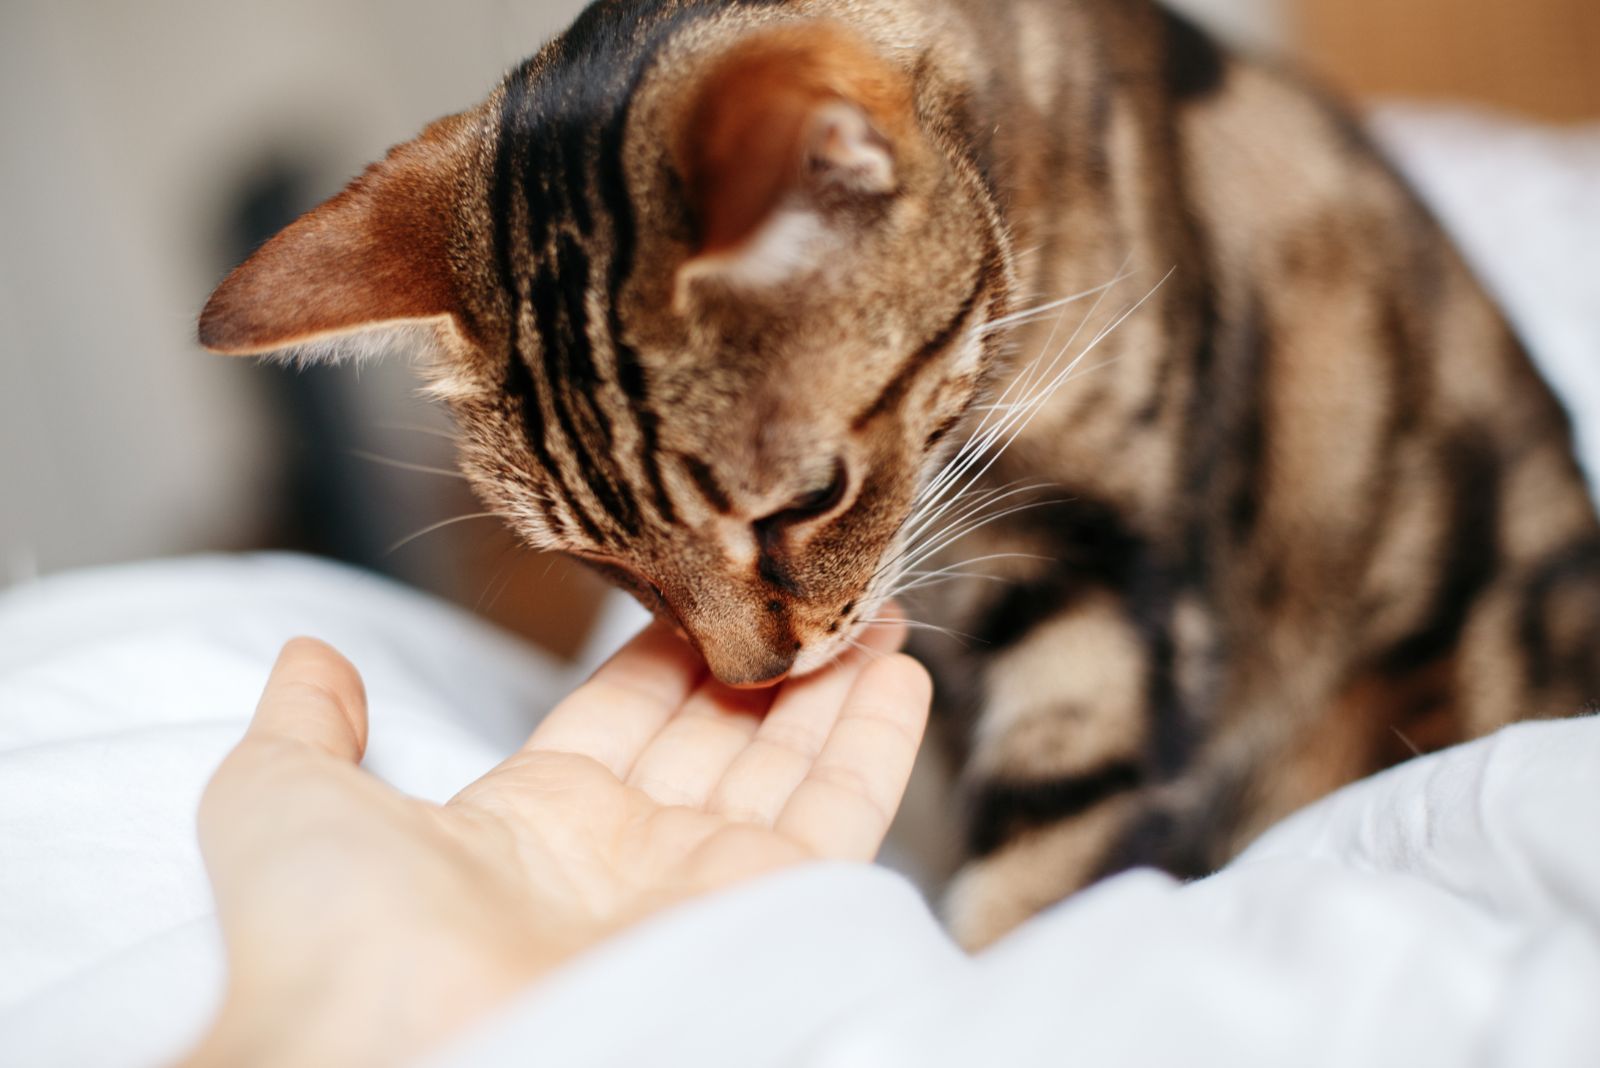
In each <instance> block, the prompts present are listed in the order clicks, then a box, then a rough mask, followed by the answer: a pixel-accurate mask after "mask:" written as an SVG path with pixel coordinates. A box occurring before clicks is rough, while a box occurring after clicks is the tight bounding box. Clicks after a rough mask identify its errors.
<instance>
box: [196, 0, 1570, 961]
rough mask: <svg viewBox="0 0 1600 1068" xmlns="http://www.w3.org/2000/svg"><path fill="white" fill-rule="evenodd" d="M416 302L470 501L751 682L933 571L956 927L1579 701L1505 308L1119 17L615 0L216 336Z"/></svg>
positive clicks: (1287, 103) (1280, 86)
mask: <svg viewBox="0 0 1600 1068" xmlns="http://www.w3.org/2000/svg"><path fill="white" fill-rule="evenodd" d="M1079 294H1083V296H1082V297H1081V299H1079V300H1078V301H1076V302H1074V303H1070V304H1064V305H1061V306H1060V307H1048V308H1045V307H1040V306H1041V305H1044V304H1047V303H1049V302H1053V301H1057V300H1059V299H1061V298H1066V297H1069V296H1074V295H1079ZM1013 313H1018V314H1015V315H1014V316H1013V317H1011V318H1006V317H1007V316H1008V315H1012V314H1013ZM419 323H420V324H424V333H425V335H426V336H428V337H429V338H430V339H435V340H436V341H437V347H438V349H439V352H440V358H439V359H438V360H437V361H436V363H435V373H436V375H437V377H438V379H439V390H440V392H441V393H442V394H443V395H444V396H446V397H447V398H448V399H449V400H450V402H451V403H452V405H453V407H454V408H455V410H456V412H457V415H458V418H459V420H460V422H461V425H462V431H463V464H464V467H465V469H466V470H467V472H468V474H469V475H470V476H471V477H472V478H473V479H474V481H475V483H476V484H477V485H478V487H479V489H480V491H481V492H482V493H483V494H484V495H485V496H486V497H487V498H488V499H489V500H490V501H491V502H492V503H493V504H494V506H495V507H496V508H497V509H499V510H501V511H502V512H504V513H505V514H506V515H507V516H508V518H509V519H510V520H511V521H512V522H513V523H514V524H515V525H516V526H517V527H518V529H519V530H520V531H521V532H522V533H523V534H524V535H525V536H526V537H528V539H529V540H530V541H533V542H535V543H538V544H542V545H547V546H555V547H560V548H564V549H568V550H571V551H575V552H578V553H579V554H580V555H583V556H586V557H587V558H590V559H592V560H594V561H596V562H597V563H598V564H599V565H600V566H602V567H604V568H606V569H608V570H610V571H611V572H612V573H614V574H617V575H618V576H619V577H620V578H621V579H622V581H624V583H625V584H627V585H630V586H631V587H633V588H634V589H636V590H637V591H639V592H641V594H642V595H643V596H645V598H646V600H647V601H649V602H651V603H653V604H654V605H655V606H657V607H659V608H660V609H661V610H662V611H663V612H664V613H666V614H668V615H669V616H671V617H672V618H674V619H675V620H676V621H678V622H679V623H680V625H681V626H682V627H683V628H684V630H685V631H686V632H687V633H688V634H689V635H690V636H691V637H692V638H694V640H695V641H696V642H697V643H698V644H699V645H700V647H701V649H702V651H703V652H704V653H705V654H706V656H707V659H708V661H709V662H710V664H711V665H712V667H713V669H714V670H715V671H716V672H717V674H718V675H719V676H721V677H722V678H724V679H725V680H726V681H728V682H730V683H735V684H749V683H756V682H761V681H766V680H770V679H772V678H775V677H781V675H782V674H784V673H786V672H788V671H790V670H807V669H811V668H814V667H816V666H818V665H819V664H821V663H823V662H825V661H826V660H827V659H828V658H829V657H831V656H832V655H835V654H836V653H837V652H838V650H839V649H840V648H841V647H843V643H844V642H845V641H847V640H848V638H849V635H850V634H851V633H852V632H853V631H855V630H857V629H859V627H860V626H862V625H866V624H867V622H868V621H869V620H870V618H871V617H872V613H873V612H874V610H875V608H876V606H877V604H879V603H881V601H882V600H883V599H884V597H886V596H887V595H888V594H890V593H892V592H894V591H895V590H896V589H902V588H904V587H906V586H907V585H910V584H918V585H921V586H924V587H925V588H924V589H922V590H919V591H918V592H919V594H922V595H925V599H922V600H918V601H916V602H915V603H916V605H917V606H918V608H919V612H918V614H917V618H918V619H920V620H924V621H927V622H931V623H934V624H938V625H941V626H947V627H950V628H953V629H955V630H957V631H961V632H965V633H968V634H971V635H973V637H974V638H975V639H976V640H974V641H970V642H968V643H967V644H965V645H960V644H956V645H951V644H946V643H944V642H943V641H942V640H941V639H933V640H930V641H929V642H928V643H927V645H926V648H927V649H928V650H930V655H929V656H928V659H929V662H930V664H931V665H932V666H933V667H934V668H935V669H936V678H938V680H939V681H940V684H941V685H940V694H941V702H942V704H943V705H944V708H945V714H946V718H947V724H948V726H949V727H950V728H951V729H950V730H949V731H948V732H947V734H948V735H949V736H950V737H951V739H952V740H953V744H954V747H955V749H956V750H957V751H958V752H959V753H960V755H961V757H962V762H963V767H964V769H965V770H964V777H965V780H966V790H967V794H968V797H969V799H970V802H971V812H970V816H971V823H970V833H969V835H968V839H969V846H970V853H971V857H972V859H971V862H970V863H969V865H968V866H967V868H966V869H965V870H964V871H963V872H962V873H961V875H960V876H958V878H957V880H956V883H955V886H954V892H953V894H952V897H951V918H952V921H953V923H954V925H955V927H956V928H957V931H958V933H959V934H960V935H961V937H962V938H963V939H964V940H966V941H968V942H969V943H972V944H979V943H983V942H986V941H989V940H991V939H992V938H994V937H995V936H997V935H998V934H1000V933H1003V932H1004V931H1005V930H1007V929H1009V928H1010V927H1011V926H1013V925H1014V924H1015V923H1017V922H1019V921H1020V920H1021V919H1023V918H1025V917H1026V916H1027V915H1029V914H1031V913H1032V912H1033V911H1035V910H1037V909H1038V908H1039V907H1042V906H1043V905H1045V904H1048V903H1049V902H1051V901H1054V900H1056V899H1057V898H1059V897H1061V896H1062V895H1064V894H1065V893H1068V892H1070V891H1071V890H1073V889H1075V888H1077V887H1079V886H1081V885H1083V884H1084V883H1085V882H1087V881H1089V880H1091V879H1093V878H1095V877H1096V876H1098V875H1101V874H1104V873H1107V872H1109V871H1113V870H1116V869H1118V868H1120V867H1124V866H1127V865H1130V864H1135V863H1153V864H1157V865H1160V866H1163V867H1167V868H1169V869H1171V870H1175V871H1178V872H1182V873H1195V872H1200V871H1204V870H1208V869H1210V868H1211V867H1213V866H1214V865H1216V864H1218V863H1220V862H1221V861H1223V860H1225V859H1226V858H1227V857H1228V856H1230V855H1231V854H1232V853H1233V852H1235V851H1237V849H1238V848H1240V847H1241V846H1242V845H1243V844H1245V843H1246V842H1247V841H1248V840H1249V838H1250V836H1251V835H1252V834H1254V833H1256V832H1258V831H1259V830H1260V829H1261V828H1263V827H1264V826H1265V825H1266V824H1267V823H1270V822H1271V821H1272V820H1274V819H1276V818H1278V817H1280V816H1282V815H1283V814H1285V813H1287V812H1288V811H1290V810H1292V809H1293V808H1295V807H1297V806H1298V805H1300V804H1303V803H1304V802H1306V801H1309V800H1311V799H1313V798H1315V797H1317V796H1320V795H1321V794H1323V793H1325V792H1327V791H1328V790H1330V789H1332V788H1334V787H1336V786H1338V785H1340V784H1342V783H1344V782H1347V781H1350V780H1351V779H1354V778H1356V777H1359V776H1361V775H1364V774H1367V773H1368V772H1371V771H1373V770H1376V769H1378V768H1381V767H1383V766H1386V765H1388V764H1390V763H1393V762H1395V761H1397V760H1400V759H1403V758H1405V757H1406V756H1408V755H1410V753H1411V751H1412V750H1413V747H1415V748H1421V749H1428V748H1435V747H1437V746H1440V745H1444V744H1448V743H1450V742H1453V741H1456V740H1459V739H1461V738H1465V737H1469V736H1471V735H1474V734H1479V733H1482V732H1484V731H1486V730H1490V729H1492V728H1494V727H1496V726H1498V725H1500V724H1502V723H1505V722H1508V721H1510V720H1512V719H1516V718H1521V717H1525V716H1535V715H1560V714H1565V713H1570V712H1574V711H1577V710H1578V709H1579V708H1580V707H1582V705H1583V704H1584V703H1585V702H1587V701H1591V700H1593V699H1595V698H1596V697H1600V664H1597V661H1596V658H1595V656H1594V653H1593V651H1594V650H1595V649H1596V648H1597V645H1600V525H1597V521H1596V518H1595V514H1594V510H1593V506H1592V505H1591V503H1590V501H1589V499H1588V497H1587V495H1586V492H1585V490H1584V487H1583V483H1582V479H1581V476H1580V475H1579V473H1578V470H1577V468H1576V465H1575V463H1574V461H1573V459H1572V456H1571V448H1570V442H1569V439H1568V430H1567V426H1566V421H1565V418H1564V416H1563V414H1562V412H1561V410H1560V408H1559V406H1558V405H1557V404H1556V402H1555V401H1554V399H1553V398H1552V397H1551V395H1550V394H1549V392H1548V390H1547V389H1546V388H1545V386H1544V385H1543V383H1542V382H1541V381H1540V380H1539V378H1538V376H1537V375H1536V374H1535V372H1534V371H1533V369H1532V367H1531V366H1530V364H1529V363H1528V361H1527V358H1526V356H1525V355H1524V354H1523V352H1522V350H1521V349H1520V347H1519V346H1518V344H1517V342H1516V341H1515V339H1514V337H1513V336H1512V334H1511V332H1510V331H1509V329H1508V328H1507V327H1506V325H1505V323H1504V321H1503V320H1502V319H1501V317H1500V316H1499V314H1498V313H1497V312H1496V311H1495V310H1494V308H1493V307H1492V306H1491V304H1490V303H1489V302H1488V301H1487V299H1486V298H1485V297H1484V296H1483V294H1482V293H1481V292H1480V290H1479V289H1478V287H1477V285H1476V283H1475V282H1474V281H1473V280H1472V279H1471V277H1470V275H1469V274H1468V273H1467V271H1466V269H1465V268H1464V267H1463V265H1462V264H1461V262H1460V260H1459V259H1458V257H1457V256H1456V254H1455V253H1454V252H1453V251H1452V249H1451V248H1450V246H1449V244H1448V242H1447V241H1446V240H1445V239H1444V237H1443V236H1442V235H1441V234H1440V232H1439V231H1438V229H1437V227H1436V226H1435V225H1434V224H1433V223H1432V222H1431V220H1430V219H1429V218H1428V217H1427V215H1426V213H1425V212H1424V211H1423V210H1422V209H1420V208H1419V207H1418V206H1417V205H1416V203H1415V202H1414V201H1413V199H1412V198H1411V196H1410V195H1409V193H1408V192H1407V191H1406V190H1405V189H1404V187H1403V186H1402V185H1401V184H1400V183H1399V182H1398V181H1397V180H1396V179H1395V178H1394V177H1393V175H1392V174H1391V173H1390V172H1389V170H1388V169H1387V168H1386V167H1385V166H1384V165H1383V164H1382V163H1380V162H1379V161H1378V160H1377V158H1376V157H1375V156H1374V155H1373V154H1372V152H1371V150H1370V149H1369V148H1368V147H1367V145H1366V144H1365V142H1364V141H1363V140H1362V139H1361V137H1360V136H1359V135H1358V134H1357V133H1355V132H1354V130H1353V127H1352V126H1351V124H1350V123H1349V121H1348V120H1347V119H1345V118H1344V117H1342V116H1341V115H1339V114H1338V113H1337V112H1334V111H1332V110H1330V109H1329V108H1327V107H1326V106H1325V105H1324V104H1322V103H1321V102H1320V101H1319V100H1317V99H1316V98H1315V97H1314V96H1313V95H1311V94H1309V93H1307V92H1306V91H1305V90H1303V89H1302V88H1300V87H1299V86H1298V85H1296V84H1295V83H1294V82H1293V81H1292V80H1290V79H1287V78H1285V77H1283V76H1281V75H1278V74H1276V73H1273V72H1271V71H1269V70H1267V69H1265V68H1263V67H1260V66H1257V65H1254V64H1250V63H1246V62H1242V61H1239V60H1237V59H1235V58H1232V57H1230V56H1227V55H1225V54H1224V53H1222V52H1221V51H1219V50H1218V49H1217V48H1216V47H1215V46H1213V45H1212V44H1210V43H1209V42H1208V41H1207V40H1206V39H1205V38H1203V37H1202V36H1200V35H1199V34H1198V33H1197V32H1196V31H1194V30H1193V29H1192V28H1190V27H1188V26H1187V24H1184V23H1182V22H1180V21H1178V20H1176V19H1174V18H1171V17H1169V16H1166V15H1164V14H1162V13H1161V12H1160V11H1159V10H1158V9H1156V8H1155V7H1153V6H1151V5H1148V4H1146V3H1144V2H1142V0H1138V2H1136V0H1027V2H1015V3H1008V4H995V3H989V2H982V0H927V2H921V3H919V2H913V0H811V2H800V0H795V2H788V3H784V2H771V3H753V2H745V3H739V2H728V3H695V2H685V3H651V2H637V3H608V4H599V5H596V6H595V7H593V8H591V9H590V10H589V11H588V12H586V13H585V15H584V16H583V17H582V18H580V20H579V22H578V23H577V24H576V25H575V26H574V29H573V30H572V31H571V32H569V34H567V35H566V36H565V37H564V38H562V39H558V40H557V41H556V42H553V43H552V44H551V45H550V46H548V47H547V48H546V49H545V50H544V51H542V52H541V53H540V54H539V55H538V56H536V57H535V58H534V59H533V60H531V61H530V62H529V63H528V64H527V65H525V66H524V67H523V68H520V69H519V70H518V71H516V72H514V73H513V74H512V75H511V76H510V77H509V78H508V80H507V82H506V84H505V85H504V86H503V87H502V89H501V90H499V91H498V92H497V93H496V94H495V95H494V96H493V97H491V98H490V99H489V101H487V102H486V103H485V104H484V105H483V106H482V107H480V108H479V109H476V110H475V111H473V112H469V113H467V114H465V115H463V116H458V117H456V118H453V119H450V120H446V121H445V122H442V123H440V124H436V125H435V126H434V127H432V128H430V130H429V132H428V133H426V134H425V135H424V136H423V137H422V138H421V139H419V140H418V141H417V142H413V143H412V144H411V145H408V146H403V147H402V148H401V149H400V150H398V151H397V152H396V153H394V154H392V155H391V157H390V159H389V160H388V161H386V162H385V163H384V164H382V165H380V166H379V167H378V168H375V169H374V171H372V172H371V173H369V175H368V176H367V177H366V178H364V179H362V181H361V182H360V183H358V185H357V186H356V187H354V188H353V190H352V191H350V192H348V193H346V194H345V195H344V196H343V197H341V198H338V199H336V200H335V201H333V202H331V203H330V204H329V205H328V206H326V207H324V208H323V209H319V211H318V212H317V213H314V214H313V216H311V217H309V220H308V221H304V222H302V223H300V224H296V227H293V228H291V229H290V230H289V231H286V233H285V234H284V235H282V236H280V237H279V238H277V239H275V240H274V242H272V243H269V244H268V245H267V246H266V247H265V248H264V249H263V251H262V252H261V253H260V254H258V256H257V257H256V258H255V259H253V260H252V261H251V263H250V264H247V265H246V266H245V267H244V268H241V270H240V271H239V272H237V273H236V274H235V275H234V276H233V277H232V278H230V280H229V282H227V283H225V285H224V286H223V287H222V288H221V289H220V290H219V292H218V294H217V295H216V296H215V297H214V298H213V302H212V304H211V305H210V306H208V309H207V312H206V315H205V316H204V317H203V319H202V336H203V338H204V339H205V340H206V341H207V343H208V344H210V345H212V346H213V347H216V348H220V349H223V350H225V351H235V352H259V351H268V350H272V349H278V348H282V347H285V346H288V345H296V344H305V343H307V342H313V343H314V342H316V341H318V340H320V339H321V338H323V337H325V336H329V335H339V334H344V333H348V332H350V331H353V330H362V329H366V328H371V327H373V326H383V325H396V324H402V325H406V324H410V326H414V325H415V324H419ZM1113 324H1115V328H1114V329H1110V330H1107V329H1106V328H1107V327H1110V326H1112V325H1113ZM408 328H410V327H409V326H408ZM1057 353H1060V358H1059V359H1057ZM1074 360H1077V361H1078V362H1077V363H1076V364H1074V363H1073V361H1074ZM1069 366H1070V368H1071V373H1070V374H1068V375H1067V376H1066V377H1065V378H1064V379H1063V378H1062V377H1061V372H1062V371H1064V370H1067V369H1068V368H1069ZM995 428H998V429H999V431H1000V433H999V434H998V435H995V436H992V437H991V436H989V435H988V432H989V431H991V430H994V429H995ZM1002 446H1005V447H1004V449H1003V451H1002ZM969 460H970V461H972V462H971V463H970V464H969V463H968V461H969ZM991 461H992V463H991ZM952 464H954V465H956V466H952ZM962 465H965V466H962ZM941 472H943V473H941ZM954 472H959V473H960V477H955V476H954V474H953V473H954ZM1014 484H1016V485H1014ZM957 491H959V492H960V493H961V496H960V497H959V499H958V498H957ZM985 494H987V495H985ZM952 502H954V503H952ZM1011 505H1025V506H1026V507H1025V508H1023V509H1022V510H1018V511H1014V512H1012V511H1010V506H1011ZM1007 512H1009V513H1010V514H1002V513H1007ZM991 518H992V521H991V522H988V523H986V524H984V525H983V526H982V527H981V529H977V530H976V531H974V532H973V533H972V534H971V535H970V536H969V537H965V538H962V539H959V540H957V541H955V542H953V543H951V544H948V545H942V544H941V543H942V542H943V541H945V540H948V539H946V538H945V537H943V536H942V534H941V532H943V533H945V534H954V533H959V532H960V531H961V530H962V529H964V528H965V527H966V526H969V525H975V524H976V523H977V522H978V521H980V520H985V519H991ZM922 550H926V555H924V553H923V551H922ZM977 557H994V559H989V560H986V561H984V562H982V563H979V564H974V565H972V568H973V569H974V570H976V571H978V572H981V574H979V575H977V576H976V577H970V578H969V577H961V576H963V575H964V572H965V570H966V569H965V568H963V567H961V566H960V565H961V562H962V561H971V560H974V559H975V558H977ZM912 565H915V569H912V570H908V568H912ZM946 565H950V566H952V567H954V570H953V571H951V572H949V573H939V569H940V568H941V567H944V566H946ZM953 576H954V577H953ZM952 577H953V580H952V581H948V582H942V581H940V580H942V579H950V578H952ZM995 578H1000V579H1003V580H1004V581H1001V582H995V581H992V580H993V579H995Z"/></svg>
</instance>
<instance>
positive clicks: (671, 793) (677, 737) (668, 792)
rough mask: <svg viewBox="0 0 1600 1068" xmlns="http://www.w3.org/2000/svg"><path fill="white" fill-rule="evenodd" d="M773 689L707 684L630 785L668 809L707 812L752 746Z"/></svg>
mask: <svg viewBox="0 0 1600 1068" xmlns="http://www.w3.org/2000/svg"><path fill="white" fill-rule="evenodd" d="M773 693H774V690H773V689H764V690H735V689H733V688H731V687H728V686H724V685H722V684H721V683H720V682H718V681H717V680H716V679H713V678H707V679H706V680H705V681H704V682H702V683H701V684H700V687H699V689H697V690H695V692H694V693H693V694H692V695H690V697H689V700H688V701H687V702H685V703H684V706H683V709H682V710H681V711H680V712H679V713H678V714H677V715H675V716H673V717H672V718H671V719H669V720H668V721H667V725H666V726H665V727H662V728H661V731H660V733H658V734H657V735H656V736H655V737H654V738H653V739H651V741H650V743H649V744H648V745H646V746H645V748H644V751H643V752H642V753H640V754H639V759H638V760H636V761H635V762H634V765H633V767H632V769H631V770H630V771H629V772H628V785H629V786H633V787H637V788H638V789H640V790H643V791H644V792H645V793H646V794H648V795H649V796H650V798H651V799H652V800H654V801H656V802H657V803H659V804H663V805H683V806H687V807H690V808H701V807H703V806H704V805H705V803H706V801H707V799H708V798H709V797H710V796H711V791H712V790H713V789H714V788H715V787H716V785H717V783H718V782H719V781H721V779H722V777H723V775H724V774H725V773H726V772H727V770H728V766H729V765H730V764H732V763H733V761H734V758H736V757H737V756H738V755H739V754H740V753H741V752H743V751H744V749H745V747H746V746H748V745H749V744H750V739H751V738H752V737H754V735H755V733H756V728H757V727H759V726H760V725H761V719H762V717H763V716H764V715H765V714H766V713H767V710H768V708H770V707H771V705H772V701H773Z"/></svg>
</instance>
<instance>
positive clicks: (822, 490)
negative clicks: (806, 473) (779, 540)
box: [756, 459, 850, 530]
mask: <svg viewBox="0 0 1600 1068" xmlns="http://www.w3.org/2000/svg"><path fill="white" fill-rule="evenodd" d="M849 488H850V472H849V469H848V468H847V467H846V466H845V462H844V461H843V460H840V459H835V460H834V461H833V473H832V474H831V475H830V476H829V478H828V482H827V483H826V484H825V485H823V486H819V487H818V488H817V489H814V490H811V491H810V492H808V493H802V494H801V495H800V496H798V497H796V498H795V499H794V500H793V501H791V502H789V504H788V505H786V506H785V507H784V508H782V509H781V510H779V511H776V512H773V513H772V514H771V515H768V516H764V517H762V518H761V519H758V520H756V526H757V528H759V529H768V530H771V529H777V528H781V527H786V526H793V525H796V524H800V523H805V522H809V521H810V520H813V519H821V518H822V517H824V516H826V515H828V513H830V512H832V511H833V510H834V509H836V508H838V507H839V505H840V504H841V503H843V502H844V497H845V493H846V492H847V491H848V490H849Z"/></svg>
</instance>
